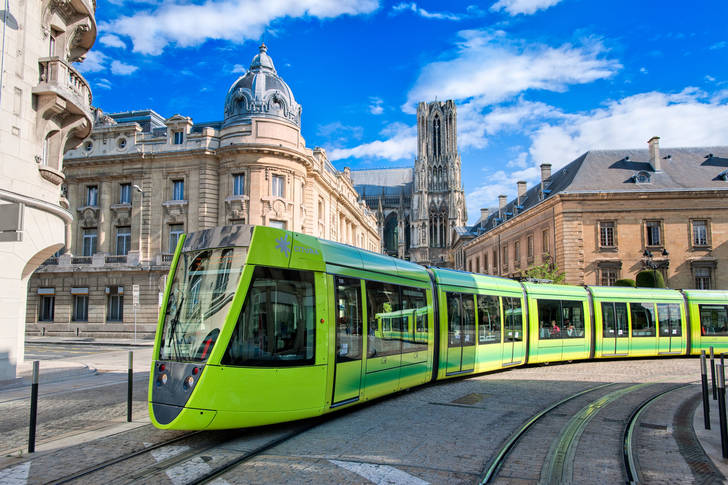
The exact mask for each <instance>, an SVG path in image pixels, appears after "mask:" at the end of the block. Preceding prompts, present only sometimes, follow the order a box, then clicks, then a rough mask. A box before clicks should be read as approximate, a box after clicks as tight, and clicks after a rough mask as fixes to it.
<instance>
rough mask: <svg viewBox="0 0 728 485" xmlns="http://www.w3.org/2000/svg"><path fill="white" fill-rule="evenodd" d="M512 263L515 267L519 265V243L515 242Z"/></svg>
mask: <svg viewBox="0 0 728 485" xmlns="http://www.w3.org/2000/svg"><path fill="white" fill-rule="evenodd" d="M513 263H514V264H515V266H516V267H519V266H520V265H521V242H520V241H516V242H515V243H514V244H513Z"/></svg>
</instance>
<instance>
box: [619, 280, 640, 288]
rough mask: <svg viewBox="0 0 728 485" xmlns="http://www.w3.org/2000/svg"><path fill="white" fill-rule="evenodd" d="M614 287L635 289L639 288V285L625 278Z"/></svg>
mask: <svg viewBox="0 0 728 485" xmlns="http://www.w3.org/2000/svg"><path fill="white" fill-rule="evenodd" d="M614 286H629V287H631V288H634V287H635V286H637V283H635V281H634V280H631V279H629V278H625V279H621V280H617V281H615V282H614Z"/></svg>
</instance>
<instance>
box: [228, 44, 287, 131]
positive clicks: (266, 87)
mask: <svg viewBox="0 0 728 485" xmlns="http://www.w3.org/2000/svg"><path fill="white" fill-rule="evenodd" d="M251 117H262V118H277V119H283V120H286V121H288V122H289V123H293V124H295V125H296V126H297V127H299V128H300V127H301V106H299V105H298V103H296V100H295V99H294V98H293V93H292V92H291V88H289V87H288V84H286V83H285V81H283V79H281V78H280V77H279V76H278V73H276V68H275V66H274V65H273V59H271V58H270V56H269V55H268V48H267V47H266V46H265V44H262V45H261V46H260V52H259V53H258V54H257V55H256V56H255V57H254V58H253V61H252V62H251V63H250V69H249V70H248V72H246V73H245V75H243V76H241V77H239V78H238V80H237V81H235V82H234V83H233V85H232V86H231V87H230V89H229V90H228V93H227V96H226V97H225V121H224V126H230V125H235V124H238V123H242V122H247V121H249V120H250V118H251Z"/></svg>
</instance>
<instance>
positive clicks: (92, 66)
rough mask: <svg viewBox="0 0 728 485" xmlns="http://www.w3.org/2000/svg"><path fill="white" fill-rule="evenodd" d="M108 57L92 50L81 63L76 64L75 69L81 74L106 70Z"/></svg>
mask: <svg viewBox="0 0 728 485" xmlns="http://www.w3.org/2000/svg"><path fill="white" fill-rule="evenodd" d="M108 60H109V57H108V56H107V55H106V54H104V53H103V52H101V51H99V50H95V49H92V50H90V51H88V54H86V59H84V61H83V62H81V63H77V64H76V69H78V70H79V71H81V72H82V73H89V72H99V71H103V70H104V69H106V63H107V61H108Z"/></svg>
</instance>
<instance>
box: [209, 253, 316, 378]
mask: <svg viewBox="0 0 728 485" xmlns="http://www.w3.org/2000/svg"><path fill="white" fill-rule="evenodd" d="M315 315H316V308H315V298H314V280H313V272H311V271H293V270H286V269H279V268H266V267H262V266H258V267H256V268H255V271H254V273H253V279H252V281H251V284H250V288H249V289H248V295H247V297H246V298H245V304H244V305H243V310H242V311H241V312H240V316H239V317H238V322H237V324H236V326H235V330H234V332H233V336H232V339H231V340H230V345H229V346H228V349H227V351H226V353H225V356H224V357H223V363H224V364H231V365H263V366H279V365H280V366H282V365H302V364H312V363H313V362H314V346H315V338H314V332H315Z"/></svg>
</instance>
